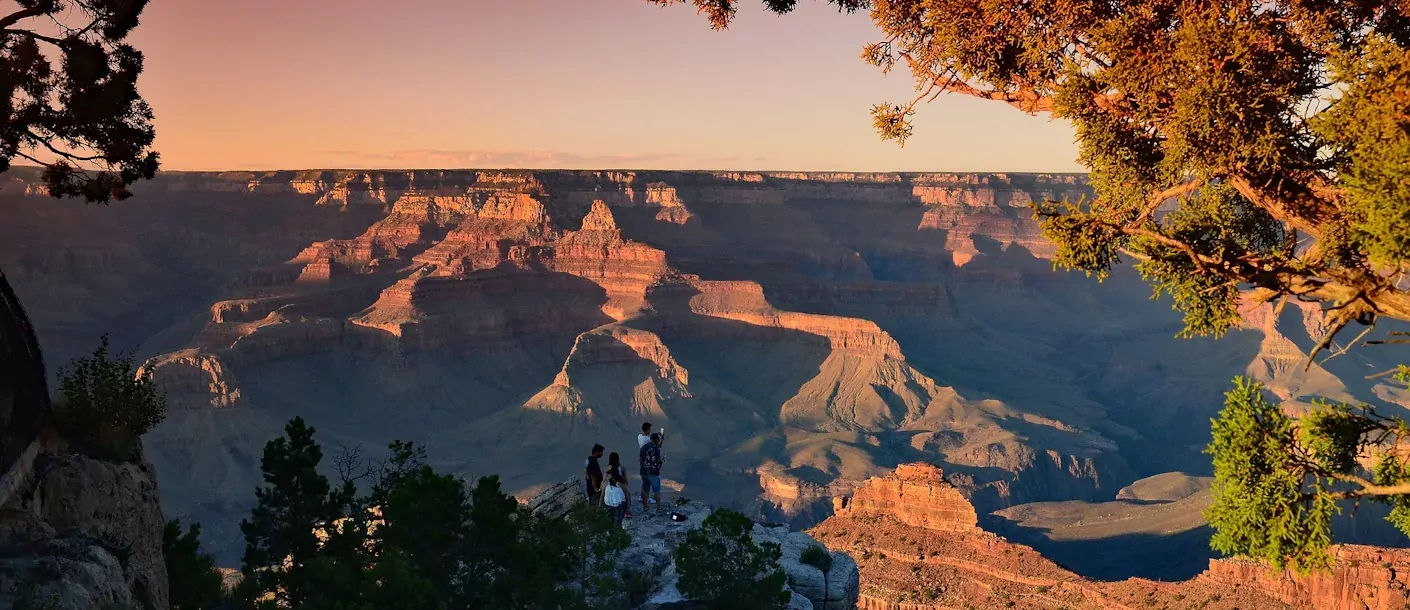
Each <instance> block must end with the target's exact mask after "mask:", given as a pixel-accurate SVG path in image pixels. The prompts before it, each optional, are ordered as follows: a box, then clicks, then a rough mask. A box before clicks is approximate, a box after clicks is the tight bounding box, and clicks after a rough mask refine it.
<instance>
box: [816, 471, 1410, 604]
mask: <svg viewBox="0 0 1410 610" xmlns="http://www.w3.org/2000/svg"><path fill="white" fill-rule="evenodd" d="M1169 480H1170V478H1169V477H1167V478H1166V480H1163V481H1150V482H1148V483H1147V484H1146V485H1145V486H1144V487H1143V488H1138V489H1133V490H1129V491H1128V492H1126V493H1127V495H1142V494H1148V493H1157V495H1158V499H1157V500H1154V501H1162V500H1164V499H1165V495H1167V494H1168V493H1169V492H1170V491H1171V489H1173V488H1172V487H1171V485H1169V484H1168V483H1169ZM1177 482H1178V481H1177ZM1157 486H1159V487H1161V489H1160V491H1159V492H1155V491H1154V488H1155V487H1157ZM838 505H839V508H838V511H837V513H836V514H835V515H833V516H832V517H829V518H828V519H827V520H825V521H823V522H822V523H820V524H819V525H817V526H816V527H814V528H812V529H811V530H809V533H810V534H812V535H813V536H815V537H817V538H818V539H819V540H822V541H823V542H824V543H826V544H827V545H828V546H829V547H830V548H832V549H833V550H836V551H844V552H847V553H849V554H851V555H853V556H854V557H857V558H858V565H859V566H860V569H861V586H862V593H861V599H860V601H859V603H858V607H859V608H867V609H876V610H927V609H931V608H935V609H940V608H954V607H968V608H979V609H986V608H1012V607H1021V608H1136V607H1169V608H1185V607H1189V608H1215V609H1221V608H1222V609H1233V608H1242V609H1244V610H1249V609H1255V610H1265V609H1266V610H1274V609H1287V608H1297V609H1306V610H1314V609H1315V610H1323V609H1326V610H1352V609H1356V610H1361V609H1366V608H1371V609H1376V610H1380V609H1389V608H1403V607H1404V606H1405V604H1406V603H1407V585H1410V576H1407V575H1406V573H1405V572H1404V570H1403V568H1404V567H1405V565H1404V564H1405V563H1406V562H1407V561H1410V551H1407V550H1404V549H1383V548H1375V547H1361V546H1354V545H1352V546H1348V545H1339V546H1336V547H1334V555H1335V557H1336V563H1335V567H1334V568H1333V571H1332V572H1331V573H1330V574H1319V575H1312V576H1307V577H1299V576H1296V575H1294V574H1292V573H1290V572H1287V571H1273V570H1271V569H1269V568H1268V567H1267V566H1266V565H1263V564H1259V563H1256V562H1250V561H1244V560H1234V559H1216V560H1212V561H1210V563H1209V568H1208V569H1207V570H1206V571H1204V572H1202V573H1200V574H1198V575H1196V576H1194V577H1193V578H1190V579H1188V580H1184V581H1178V582H1159V581H1153V580H1147V579H1143V578H1130V579H1125V580H1117V581H1097V580H1090V579H1087V578H1084V577H1081V576H1079V575H1077V574H1074V573H1072V572H1070V571H1068V570H1067V569H1065V568H1064V567H1062V566H1059V565H1058V564H1056V563H1054V562H1053V561H1051V560H1049V559H1048V558H1046V557H1044V556H1042V555H1041V554H1039V553H1038V552H1036V551H1034V550H1033V549H1032V548H1030V547H1028V546H1025V545H1021V544H1017V543H1014V542H1011V541H1009V540H1007V539H1005V538H1004V537H1002V536H999V535H996V534H994V533H991V532H988V531H985V530H984V529H982V528H980V527H978V526H977V525H976V517H975V513H974V508H973V506H971V505H969V503H968V502H967V501H965V499H964V498H963V496H962V495H961V494H960V493H959V490H958V489H957V488H955V487H954V486H953V485H951V484H950V483H948V482H947V481H946V476H945V475H944V473H943V471H942V470H941V469H939V468H938V467H935V466H933V465H930V464H904V465H901V466H899V467H897V469H896V472H895V473H893V474H890V475H887V476H885V477H879V478H874V479H871V480H869V481H867V482H866V483H865V484H863V485H862V486H861V487H859V488H858V489H857V491H856V492H855V494H854V495H853V496H852V497H851V498H849V499H847V500H839V501H838ZM1149 544H1155V545H1159V544H1160V543H1159V542H1158V541H1151V542H1149Z"/></svg>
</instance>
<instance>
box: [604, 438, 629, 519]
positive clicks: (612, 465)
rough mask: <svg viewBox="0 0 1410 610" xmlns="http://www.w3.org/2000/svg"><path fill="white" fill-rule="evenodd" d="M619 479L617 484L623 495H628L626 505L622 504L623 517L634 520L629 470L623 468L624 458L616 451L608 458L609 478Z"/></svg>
mask: <svg viewBox="0 0 1410 610" xmlns="http://www.w3.org/2000/svg"><path fill="white" fill-rule="evenodd" d="M614 476H615V477H617V483H618V485H619V486H620V487H621V488H622V493H623V494H625V495H626V498H627V500H626V503H624V504H622V516H623V517H624V518H627V519H631V518H632V487H631V484H630V483H628V482H627V481H628V480H629V479H627V469H626V468H625V467H623V466H622V458H621V457H620V456H618V455H617V452H616V451H613V452H612V455H609V456H607V478H609V479H610V478H612V477H614Z"/></svg>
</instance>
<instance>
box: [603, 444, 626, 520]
mask: <svg viewBox="0 0 1410 610" xmlns="http://www.w3.org/2000/svg"><path fill="white" fill-rule="evenodd" d="M612 455H617V454H615V453H614V454H612ZM622 485H623V480H622V479H621V478H619V477H618V476H617V475H615V474H612V473H611V472H610V471H609V472H608V473H607V487H606V488H605V489H603V490H602V503H603V504H604V505H606V506H607V514H609V515H611V516H612V525H621V524H622V518H623V517H624V516H625V514H626V510H627V504H629V502H627V494H626V492H625V491H623V490H622Z"/></svg>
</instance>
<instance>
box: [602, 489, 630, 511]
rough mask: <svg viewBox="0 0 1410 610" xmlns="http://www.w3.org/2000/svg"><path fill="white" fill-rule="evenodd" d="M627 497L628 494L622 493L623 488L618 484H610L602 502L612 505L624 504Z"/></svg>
mask: <svg viewBox="0 0 1410 610" xmlns="http://www.w3.org/2000/svg"><path fill="white" fill-rule="evenodd" d="M626 499H627V494H625V493H622V488H621V487H617V486H616V485H608V486H607V490H606V491H604V492H603V494H602V503H603V504H606V505H608V506H611V507H614V508H615V507H618V506H621V505H622V502H625V501H626Z"/></svg>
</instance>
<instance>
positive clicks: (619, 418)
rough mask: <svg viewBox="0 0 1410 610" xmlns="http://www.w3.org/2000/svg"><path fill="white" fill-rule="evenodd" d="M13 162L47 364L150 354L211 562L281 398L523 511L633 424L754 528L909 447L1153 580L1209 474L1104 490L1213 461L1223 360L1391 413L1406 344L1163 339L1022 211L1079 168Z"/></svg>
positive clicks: (1264, 332)
mask: <svg viewBox="0 0 1410 610" xmlns="http://www.w3.org/2000/svg"><path fill="white" fill-rule="evenodd" d="M4 179H5V180H6V182H5V183H4V184H3V185H0V268H3V269H5V271H6V273H7V275H9V277H10V280H11V282H12V284H13V285H14V287H15V289H16V292H17V293H18V294H19V296H20V298H21V299H22V300H23V301H24V303H25V304H26V307H27V308H28V309H29V310H30V312H31V316H32V317H33V319H34V322H35V324H36V326H37V328H38V329H39V335H40V339H41V342H42V343H43V345H44V348H45V350H46V353H47V354H49V357H50V359H51V360H52V361H53V362H55V363H56V364H57V363H61V362H65V361H67V360H68V359H69V358H72V357H73V356H76V355H79V354H81V353H84V352H86V351H88V350H90V349H92V347H93V346H95V345H96V343H97V338H98V336H99V335H100V334H101V333H103V332H110V333H112V336H113V339H114V343H115V344H116V345H119V346H124V347H131V348H134V349H136V350H137V353H138V354H139V355H140V356H141V357H143V358H150V360H149V361H148V364H147V366H149V367H151V368H152V370H153V371H154V375H155V378H156V379H157V380H158V382H159V383H160V384H161V385H162V386H163V387H164V388H165V389H166V390H167V391H168V394H169V401H170V403H171V406H172V412H171V413H170V414H169V416H168V418H167V421H166V422H165V423H164V424H163V425H162V426H161V427H160V428H158V429H157V430H156V431H154V432H153V433H152V434H151V435H150V437H149V439H148V445H149V454H150V459H151V460H152V462H153V463H154V464H155V466H156V471H157V473H158V475H159V477H160V484H161V489H162V494H163V498H164V502H165V504H166V510H167V514H168V515H170V516H172V517H180V518H182V519H183V520H186V521H190V520H196V521H200V522H202V524H203V526H204V530H205V533H206V537H207V543H208V544H210V545H211V546H212V547H213V548H215V549H216V550H217V551H218V554H219V557H220V559H221V560H222V561H223V562H231V561H234V560H235V559H236V558H237V557H238V553H239V549H240V544H239V531H238V527H236V525H237V524H238V521H239V519H240V518H241V517H242V516H243V515H244V514H246V513H247V511H248V508H249V506H250V503H251V502H252V499H253V494H252V489H253V488H254V487H255V486H256V485H257V484H258V483H259V468H258V464H259V456H260V452H261V450H262V447H263V445H264V443H265V442H266V441H267V440H268V439H270V438H272V437H274V436H276V435H277V434H278V433H279V432H280V430H281V428H282V425H283V422H284V421H285V420H287V419H288V418H289V417H292V416H294V415H302V416H304V417H305V418H306V419H308V420H309V421H310V422H311V423H312V424H313V425H314V426H315V427H317V428H318V430H319V433H320V436H321V438H322V439H323V440H324V441H325V446H326V447H327V449H328V452H329V453H337V452H338V451H339V450H340V448H351V447H358V446H360V447H362V448H363V451H364V452H366V453H369V454H372V455H376V453H377V452H378V448H379V447H381V446H384V445H385V443H386V442H387V441H389V440H392V439H407V440H413V441H418V442H423V443H426V444H427V445H428V451H429V454H430V455H431V456H432V458H433V459H434V460H437V461H438V462H439V463H438V464H437V465H438V466H440V467H442V468H446V469H450V470H453V471H455V472H458V473H463V474H466V475H469V476H478V475H482V474H490V473H498V474H500V475H501V476H502V477H504V479H505V480H506V482H507V484H508V486H509V487H510V488H511V489H514V490H517V491H518V492H519V493H521V494H522V495H526V496H527V495H530V494H532V493H534V492H536V491H538V490H540V489H542V488H543V487H544V486H546V485H549V484H552V483H556V482H559V481H561V480H563V479H564V478H565V477H568V476H571V475H573V474H574V473H575V471H577V470H578V468H579V467H580V464H581V459H582V457H583V455H584V454H585V453H586V451H587V449H588V447H590V446H591V445H592V444H593V443H594V442H601V443H602V444H604V445H606V446H607V447H608V451H621V452H623V455H624V458H625V461H626V463H627V465H628V469H629V470H634V466H635V460H634V459H632V457H631V451H632V449H633V448H634V447H635V444H634V442H633V441H634V436H635V433H636V430H637V429H638V428H639V426H640V423H641V422H642V421H643V420H649V421H651V422H653V423H655V424H657V425H658V426H664V427H665V428H666V430H667V436H668V442H667V446H666V457H667V462H666V471H665V473H664V474H665V478H667V479H669V480H670V481H672V482H673V484H676V485H679V486H683V488H684V491H685V493H686V494H687V495H694V496H698V497H702V498H705V497H708V498H709V499H710V502H711V503H714V504H722V505H729V506H733V507H736V508H741V509H744V510H747V511H749V512H751V513H752V514H754V515H755V516H758V517H760V518H763V519H767V520H771V521H780V522H782V521H788V522H792V523H793V524H794V525H798V526H807V525H812V524H815V523H817V522H819V521H820V520H822V519H823V518H826V517H827V516H828V515H829V514H831V512H832V504H831V500H832V498H833V497H836V496H842V495H846V494H848V493H850V492H851V491H852V490H853V489H854V488H855V487H856V486H857V485H858V484H859V483H860V482H862V481H864V480H866V479H867V478H868V477H872V476H876V475H881V474H884V473H886V472H888V471H890V470H891V469H892V468H894V467H895V466H896V465H898V464H901V463H906V462H913V461H928V462H933V463H937V464H941V465H943V466H944V468H945V471H946V472H947V473H948V479H949V481H950V482H951V483H953V484H954V485H955V486H956V487H957V488H958V489H959V490H960V492H961V493H962V494H963V495H964V496H965V497H967V498H968V499H969V500H970V501H971V502H973V504H974V505H975V506H976V507H977V509H978V515H979V518H981V519H982V520H983V521H984V522H985V523H986V526H987V524H989V523H994V524H997V525H996V529H999V530H1002V531H1004V532H1006V535H1011V536H1013V537H1014V538H1015V539H1025V540H1026V539H1027V538H1023V537H1024V536H1029V537H1031V538H1032V540H1033V541H1034V542H1033V543H1032V544H1033V546H1034V547H1035V548H1039V547H1042V548H1041V549H1040V550H1043V552H1045V553H1047V552H1049V549H1050V548H1051V549H1052V552H1054V553H1055V554H1056V555H1055V557H1056V556H1063V553H1064V552H1065V551H1064V550H1063V549H1064V548H1070V549H1072V551H1071V552H1070V553H1069V555H1067V557H1070V558H1073V557H1075V558H1080V557H1084V556H1091V555H1093V554H1094V553H1092V552H1090V551H1091V548H1098V547H1091V548H1088V547H1083V546H1082V545H1083V544H1099V545H1100V544H1107V545H1108V546H1104V547H1099V548H1101V549H1110V548H1116V549H1135V548H1145V547H1149V546H1150V545H1147V544H1144V541H1145V539H1144V538H1142V539H1140V540H1139V541H1140V542H1142V544H1132V543H1131V542H1132V541H1136V539H1123V538H1120V537H1121V536H1159V537H1160V538H1158V539H1156V540H1158V541H1159V542H1158V543H1159V544H1160V545H1174V547H1177V548H1186V547H1188V548H1189V549H1191V551H1190V553H1191V554H1190V555H1188V556H1185V555H1182V557H1186V558H1185V559H1172V560H1171V563H1169V564H1168V565H1166V566H1165V567H1160V566H1157V567H1155V568H1150V565H1151V560H1140V561H1144V562H1145V563H1144V564H1142V565H1146V566H1147V568H1149V569H1151V570H1155V571H1156V572H1157V573H1159V574H1171V575H1181V574H1183V575H1184V576H1189V575H1190V574H1192V573H1193V572H1192V570H1191V568H1190V567H1189V566H1190V565H1192V564H1191V563H1190V562H1191V561H1193V562H1195V563H1196V564H1198V562H1201V561H1204V560H1205V559H1207V551H1206V550H1204V540H1203V536H1204V534H1202V533H1201V531H1202V530H1200V529H1199V522H1198V511H1199V510H1200V509H1201V508H1202V505H1200V504H1199V497H1202V496H1200V494H1202V493H1204V492H1202V491H1201V490H1202V489H1203V487H1202V485H1203V484H1202V483H1201V482H1200V481H1199V480H1198V479H1190V480H1189V481H1185V480H1184V479H1178V477H1177V478H1176V479H1172V480H1170V481H1164V480H1157V481H1158V482H1159V481H1163V482H1160V483H1159V485H1157V484H1156V483H1150V482H1147V483H1145V485H1146V486H1151V485H1155V486H1156V487H1161V489H1163V490H1164V491H1163V492H1161V493H1167V494H1171V493H1184V492H1186V491H1188V492H1189V493H1188V494H1186V495H1185V496H1181V497H1180V498H1176V499H1173V500H1171V499H1168V498H1164V497H1162V498H1161V499H1159V500H1158V501H1157V500H1149V499H1142V498H1139V497H1137V498H1132V499H1129V500H1122V501H1120V502H1118V492H1121V491H1122V490H1123V489H1126V488H1127V487H1128V486H1129V485H1131V484H1132V483H1133V482H1136V481H1137V480H1139V479H1143V478H1145V477H1151V476H1153V475H1160V474H1162V473H1168V472H1185V473H1190V474H1191V475H1193V476H1196V477H1198V476H1202V475H1207V474H1208V466H1207V458H1206V456H1203V455H1201V453H1200V450H1201V449H1202V448H1203V446H1204V444H1205V442H1206V440H1207V437H1208V428H1209V424H1208V422H1209V418H1210V417H1211V416H1213V415H1214V414H1215V413H1217V411H1218V408H1219V406H1220V404H1221V402H1222V398H1221V394H1222V392H1224V391H1225V390H1226V389H1227V388H1228V386H1229V380H1230V378H1232V377H1233V376H1234V375H1236V374H1245V373H1246V374H1251V375H1253V376H1254V377H1256V378H1258V379H1260V380H1263V381H1265V382H1266V383H1268V384H1269V386H1270V388H1271V389H1272V391H1273V392H1274V393H1275V394H1276V395H1277V396H1278V397H1279V398H1281V399H1282V400H1284V401H1286V402H1287V404H1288V405H1289V407H1290V408H1296V407H1297V406H1299V405H1303V404H1306V403H1307V401H1309V400H1311V399H1313V398H1315V397H1330V398H1339V399H1349V398H1353V397H1355V398H1359V399H1362V400H1369V401H1376V402H1378V403H1379V404H1381V405H1384V406H1386V407H1387V408H1396V409H1398V408H1400V406H1402V405H1405V404H1410V400H1407V397H1406V396H1405V394H1404V393H1403V392H1401V391H1399V390H1396V389H1394V388H1393V387H1391V386H1389V385H1383V384H1379V383H1377V382H1376V381H1374V380H1366V379H1365V378H1364V377H1365V375H1366V374H1367V373H1369V372H1374V371H1377V370H1382V369H1384V368H1387V367H1388V366H1389V364H1390V363H1391V362H1392V361H1391V360H1390V358H1391V357H1393V356H1394V354H1378V353H1374V352H1364V353H1360V352H1353V353H1351V354H1348V355H1347V356H1345V357H1342V358H1338V359H1336V360H1333V361H1331V362H1330V363H1329V364H1328V365H1327V367H1326V368H1323V367H1318V366H1314V367H1313V368H1312V369H1311V370H1310V371H1309V372H1307V373H1303V372H1301V365H1302V361H1303V359H1304V358H1305V354H1306V352H1307V349H1308V348H1310V346H1311V345H1312V344H1313V343H1314V341H1313V340H1312V339H1311V338H1310V337H1311V336H1314V335H1316V334H1317V333H1318V332H1319V330H1320V329H1319V328H1318V327H1317V325H1316V323H1315V319H1314V318H1312V317H1311V316H1309V315H1307V314H1308V313H1309V312H1308V311H1307V310H1303V309H1299V308H1298V307H1288V308H1287V309H1286V310H1285V311H1284V312H1283V313H1282V315H1281V316H1279V317H1277V318H1274V317H1273V316H1272V315H1271V312H1270V310H1268V309H1267V308H1258V309H1250V310H1249V311H1248V312H1247V319H1248V324H1247V328H1246V330H1243V331H1240V332H1237V333H1233V334H1232V336H1230V337H1227V338H1225V339H1224V340H1221V341H1208V340H1184V341H1182V340H1176V339H1174V338H1173V336H1174V335H1175V333H1176V332H1177V331H1178V330H1179V328H1180V318H1179V315H1178V314H1176V313H1175V312H1172V311H1170V310H1169V307H1168V303H1162V302H1152V301H1150V300H1149V294H1150V291H1149V288H1148V287H1146V286H1145V285H1143V284H1142V283H1140V281H1139V279H1138V278H1136V277H1135V274H1134V273H1132V272H1130V271H1129V270H1127V269H1119V270H1118V272H1117V273H1115V274H1114V276H1113V277H1112V278H1111V279H1109V280H1108V281H1107V282H1105V283H1102V284H1098V283H1097V282H1094V281H1091V280H1088V279H1086V278H1083V277H1081V276H1080V275H1079V274H1066V273H1059V272H1054V271H1053V270H1052V265H1051V263H1050V262H1049V260H1047V258H1046V257H1047V256H1048V255H1049V254H1050V251H1049V247H1048V246H1047V244H1046V243H1045V241H1044V240H1043V238H1042V236H1041V234H1040V233H1039V231H1038V229H1037V226H1036V224H1035V223H1034V222H1033V221H1032V220H1031V218H1030V216H1031V213H1030V211H1029V209H1028V208H1027V205H1026V204H1027V202H1028V201H1030V200H1031V199H1035V198H1038V199H1042V198H1063V197H1071V198H1076V197H1080V196H1082V195H1083V194H1085V193H1087V192H1088V189H1087V188H1086V187H1085V185H1084V179H1083V178H1082V177H1081V176H1076V175H1020V174H1011V175H1002V174H818V173H812V174H792V173H704V172H588V171H561V172H551V171H407V172H392V171H386V172H350V171H349V172H343V171H308V172H267V173H248V172H245V173H242V172H232V173H222V174H215V173H173V174H164V175H162V176H159V177H158V179H157V180H155V181H152V182H150V183H144V184H142V185H141V188H139V189H138V195H137V197H135V198H133V199H132V200H130V201H127V202H123V203H121V204H116V205H113V206H108V207H84V206H82V205H81V204H78V203H76V202H71V201H55V200H52V199H48V198H44V197H41V196H39V194H37V193H36V192H35V191H36V190H37V189H36V187H35V186H34V184H35V180H34V177H33V176H27V175H25V174H24V173H23V172H12V173H11V174H7V175H6V177H5V178H4ZM1378 359H1386V361H1385V362H1381V361H1379V360H1378ZM55 368H57V367H55ZM1171 476H1172V477H1173V476H1174V475H1171ZM1191 481H1193V482H1191ZM1181 485H1184V487H1181ZM1166 487H1170V488H1171V489H1165V488H1166ZM1172 489H1173V491H1172ZM1131 493H1139V492H1131ZM1151 493H1156V492H1151ZM1206 495H1207V494H1206ZM1147 501H1149V502H1153V503H1154V504H1152V505H1151V506H1152V507H1153V508H1152V510H1151V511H1138V512H1139V516H1138V517H1130V518H1127V517H1110V518H1106V519H1107V521H1106V523H1107V525H1100V524H1099V523H1098V524H1095V525H1094V522H1093V521H1092V519H1090V518H1084V517H1077V518H1074V517H1072V514H1076V513H1082V514H1088V513H1089V512H1091V513H1092V514H1098V513H1103V511H1105V512H1111V511H1114V510H1118V509H1119V510H1128V509H1130V510H1134V509H1132V508H1131V507H1137V508H1145V507H1144V506H1143V505H1142V504H1141V503H1142V502H1147ZM1054 502H1057V503H1062V502H1069V503H1075V504H1069V505H1066V506H1068V507H1069V508H1067V509H1056V508H1054V505H1051V504H1046V503H1054ZM1113 502H1115V503H1116V504H1114V505H1110V506H1108V505H1107V504H1106V503H1113ZM1033 503H1045V504H1033ZM1057 506H1059V507H1060V506H1064V505H1057ZM1092 507H1096V508H1092ZM1154 509H1160V510H1154ZM1064 510H1066V511H1067V512H1066V513H1064ZM994 511H1000V512H999V513H995V512H994ZM1074 511H1076V513H1074ZM1092 511H1095V512H1092ZM1104 518H1105V517H1104ZM1078 521H1081V524H1080V525H1078V524H1077V522H1078ZM1101 521H1102V520H1101V519H1097V520H1096V522H1101ZM1372 521H1373V520H1372ZM1133 524H1134V525H1133ZM998 526H1002V527H998ZM1177 526H1178V527H1177ZM1004 528H1008V529H1004ZM1182 536H1183V537H1182ZM1377 536H1378V534H1377V527H1376V526H1375V524H1374V523H1372V524H1371V525H1370V526H1367V527H1364V528H1360V529H1358V530H1357V537H1356V538H1355V539H1357V540H1375V541H1378V542H1379V541H1381V539H1380V538H1378V537H1377ZM1090 540H1097V541H1098V542H1088V541H1090ZM1102 541H1105V542H1102ZM1044 544H1048V545H1050V546H1043V545H1044ZM1123 552H1125V551H1123ZM1131 553H1135V551H1131ZM1096 554H1097V555H1102V556H1104V557H1106V559H1103V562H1104V563H1105V564H1107V565H1105V566H1104V565H1101V564H1099V563H1097V562H1094V563H1093V564H1092V565H1088V566H1081V569H1083V570H1088V571H1089V572H1091V574H1089V575H1092V576H1095V577H1098V578H1105V577H1112V578H1124V577H1126V576H1132V575H1141V574H1137V573H1123V571H1122V570H1121V569H1120V566H1121V565H1122V564H1123V563H1126V564H1130V563H1131V561H1132V558H1135V557H1138V556H1139V553H1137V554H1130V553H1128V554H1126V555H1122V554H1120V553H1117V554H1116V555H1110V554H1108V553H1106V552H1105V551H1103V552H1102V553H1096ZM1190 557H1192V558H1193V559H1189V558H1190ZM1123 558H1124V559H1123ZM1059 561H1060V562H1063V563H1064V565H1068V566H1069V567H1074V568H1075V567H1078V566H1075V565H1074V564H1071V563H1067V562H1066V560H1061V559H1060V560H1059ZM1072 561H1073V562H1074V563H1076V560H1072ZM1161 565H1164V564H1161ZM1103 570H1106V571H1103ZM1113 570H1114V571H1113ZM1156 575H1158V574H1156Z"/></svg>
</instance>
